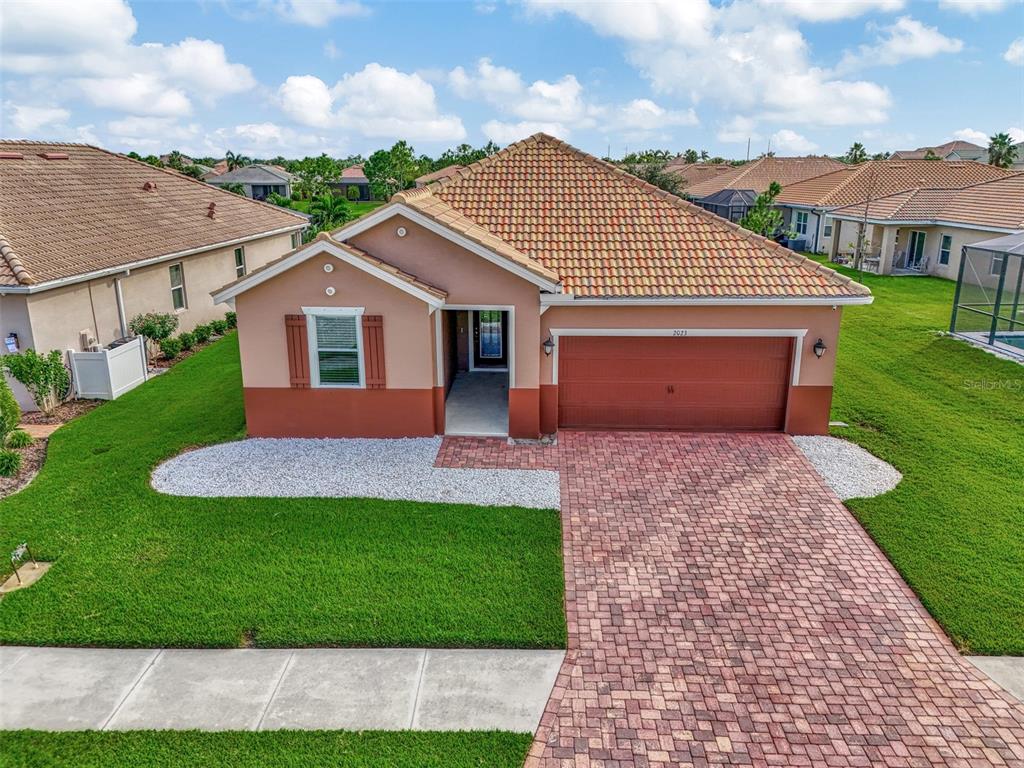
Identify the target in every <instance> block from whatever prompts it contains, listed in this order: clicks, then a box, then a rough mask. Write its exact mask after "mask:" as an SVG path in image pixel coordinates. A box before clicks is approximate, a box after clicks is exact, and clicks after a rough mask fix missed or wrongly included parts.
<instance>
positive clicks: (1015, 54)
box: [1003, 37, 1024, 67]
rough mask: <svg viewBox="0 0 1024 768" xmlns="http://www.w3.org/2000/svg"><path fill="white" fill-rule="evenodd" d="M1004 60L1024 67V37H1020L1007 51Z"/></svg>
mask: <svg viewBox="0 0 1024 768" xmlns="http://www.w3.org/2000/svg"><path fill="white" fill-rule="evenodd" d="M1003 58H1004V59H1006V61H1008V62H1010V63H1011V64H1016V65H1017V66H1022V67H1024V37H1018V38H1017V39H1016V40H1014V41H1013V42H1012V43H1010V47H1009V48H1007V49H1006V52H1005V53H1004V54H1003Z"/></svg>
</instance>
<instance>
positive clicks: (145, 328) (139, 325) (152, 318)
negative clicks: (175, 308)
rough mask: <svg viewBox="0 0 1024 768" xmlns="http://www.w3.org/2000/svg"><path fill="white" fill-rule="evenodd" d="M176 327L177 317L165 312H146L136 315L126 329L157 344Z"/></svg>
mask: <svg viewBox="0 0 1024 768" xmlns="http://www.w3.org/2000/svg"><path fill="white" fill-rule="evenodd" d="M177 328H178V318H177V317H176V316H175V315H172V314H169V313H167V312H147V313H146V314H144V315H136V316H135V317H133V318H132V320H131V322H130V323H128V329H129V330H130V331H131V332H132V333H134V334H135V335H136V336H145V337H146V338H147V339H149V340H150V341H155V342H156V343H158V344H159V343H160V342H161V341H163V340H164V339H166V338H169V337H170V335H171V334H172V333H174V332H175V330H177Z"/></svg>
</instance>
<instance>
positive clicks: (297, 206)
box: [292, 200, 384, 216]
mask: <svg viewBox="0 0 1024 768" xmlns="http://www.w3.org/2000/svg"><path fill="white" fill-rule="evenodd" d="M382 205H384V201H383V200H363V201H356V202H353V201H351V200H350V201H349V202H348V207H349V210H351V211H352V212H353V213H354V214H355V215H356V216H362V215H363V214H364V213H369V212H370V211H372V210H373V209H374V208H380V207H381V206H382ZM292 208H293V209H294V210H296V211H299V212H301V213H309V200H292Z"/></svg>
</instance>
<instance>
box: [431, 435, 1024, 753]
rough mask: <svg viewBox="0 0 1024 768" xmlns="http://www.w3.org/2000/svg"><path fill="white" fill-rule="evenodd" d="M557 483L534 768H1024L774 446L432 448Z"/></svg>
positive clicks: (887, 573)
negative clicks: (552, 658) (558, 590)
mask: <svg viewBox="0 0 1024 768" xmlns="http://www.w3.org/2000/svg"><path fill="white" fill-rule="evenodd" d="M437 461H438V463H439V464H443V465H445V466H515V467H549V468H557V469H559V470H560V471H561V472H562V475H561V484H562V519H563V526H564V528H563V537H564V548H565V571H566V613H567V616H568V621H569V637H570V639H569V654H568V655H567V657H566V662H565V664H564V665H563V667H562V671H561V674H560V676H559V681H558V683H557V684H556V687H555V692H554V693H553V694H552V698H551V700H550V701H549V702H548V707H547V711H546V712H545V715H544V717H543V719H542V721H541V726H540V729H539V730H538V732H537V738H536V741H535V742H534V745H533V748H532V750H531V752H530V757H529V758H528V760H527V766H528V768H537V767H539V766H576V767H577V768H579V767H582V766H621V767H623V768H625V766H651V767H653V766H669V765H672V766H677V765H680V766H691V765H692V766H704V765H722V764H725V765H754V766H758V765H764V766H774V765H785V766H844V767H845V766H869V765H870V766H936V765H941V766H979V765H1008V766H1024V705H1021V704H1019V703H1017V702H1016V701H1015V700H1013V699H1011V698H1010V697H1009V696H1008V695H1007V694H1005V693H1004V692H1002V691H1001V690H1000V689H998V688H997V687H996V686H995V685H994V684H993V683H991V682H989V681H988V680H987V679H985V678H984V677H983V676H982V675H981V674H980V673H979V672H977V671H976V670H975V669H974V668H973V667H971V666H970V665H969V664H968V663H967V662H966V661H964V660H962V659H961V658H960V657H959V656H958V655H957V653H956V651H955V649H954V648H953V647H952V646H951V645H950V643H949V641H948V640H947V639H946V637H945V635H943V633H942V631H941V630H940V629H939V627H938V626H937V625H936V624H935V622H934V621H933V620H932V619H931V618H930V617H929V616H928V615H927V613H926V612H925V610H924V608H923V607H922V606H921V604H920V603H919V602H918V601H917V599H916V598H915V597H914V595H913V593H912V592H911V591H910V589H909V588H908V587H907V586H906V584H905V583H904V582H903V581H902V580H901V579H900V577H899V575H898V574H897V573H896V571H895V569H893V567H892V566H891V565H890V564H889V562H888V560H886V558H885V556H884V555H883V554H882V553H881V552H880V551H879V550H878V549H877V547H875V545H874V544H873V543H872V541H871V540H870V538H869V537H868V536H867V534H866V533H865V532H864V531H863V529H862V528H861V527H860V525H859V524H858V523H857V522H856V520H855V519H854V518H853V516H852V515H851V514H850V513H849V512H848V511H847V510H846V508H845V507H844V506H843V505H842V504H841V503H840V502H839V500H838V499H837V498H836V497H835V496H834V495H833V494H832V492H831V491H829V490H828V489H827V488H826V487H825V486H824V485H823V484H822V482H821V481H820V479H819V478H818V477H817V475H815V474H814V472H813V470H812V469H811V468H810V465H809V464H808V463H807V461H806V460H805V459H804V458H803V456H802V455H801V454H800V453H799V452H798V451H797V450H796V448H795V447H794V445H793V443H792V442H791V441H790V439H789V438H787V437H785V436H783V435H750V436H739V435H682V434H670V433H619V434H607V433H562V434H561V435H560V436H559V445H558V446H557V447H553V448H552V447H548V448H543V447H533V446H514V447H512V446H507V445H506V444H504V443H502V442H501V441H497V440H490V441H486V440H472V439H452V440H446V441H445V443H444V444H443V446H442V449H441V451H440V453H439V455H438V459H437Z"/></svg>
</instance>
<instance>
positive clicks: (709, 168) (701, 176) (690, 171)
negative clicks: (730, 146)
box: [665, 158, 736, 190]
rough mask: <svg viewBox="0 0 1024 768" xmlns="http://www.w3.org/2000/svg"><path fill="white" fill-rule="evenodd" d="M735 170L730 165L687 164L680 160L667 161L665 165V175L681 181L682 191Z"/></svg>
mask: <svg viewBox="0 0 1024 768" xmlns="http://www.w3.org/2000/svg"><path fill="white" fill-rule="evenodd" d="M735 169H736V166H734V165H733V164H732V163H687V162H685V161H684V160H682V159H681V158H676V159H674V160H669V162H668V163H667V164H666V165H665V172H666V173H671V174H673V175H675V176H677V177H678V178H679V179H681V180H682V182H683V189H684V190H685V189H689V188H690V187H692V186H695V185H696V184H700V183H702V182H705V181H707V180H708V179H713V178H715V177H716V176H720V175H721V174H723V173H726V172H728V171H732V170H735Z"/></svg>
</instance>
